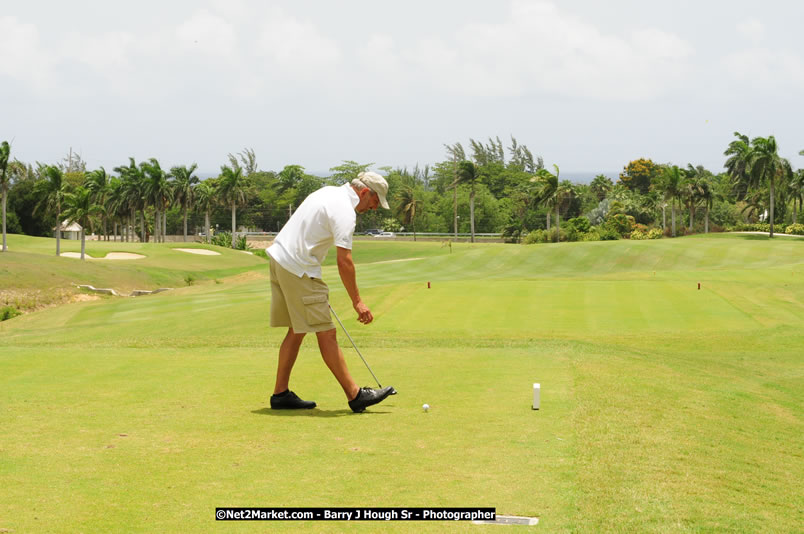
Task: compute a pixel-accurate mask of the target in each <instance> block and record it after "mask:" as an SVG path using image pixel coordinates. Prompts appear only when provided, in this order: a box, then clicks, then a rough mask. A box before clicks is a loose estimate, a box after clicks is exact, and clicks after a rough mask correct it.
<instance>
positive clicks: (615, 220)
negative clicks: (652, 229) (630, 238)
mask: <svg viewBox="0 0 804 534" xmlns="http://www.w3.org/2000/svg"><path fill="white" fill-rule="evenodd" d="M635 224H636V223H635V222H634V218H633V217H631V216H630V215H626V214H625V213H615V214H614V215H611V216H610V217H609V218H608V220H607V221H606V224H605V226H606V228H608V229H609V230H612V231H614V232H617V234H619V235H618V238H619V237H622V236H627V235H628V234H630V233H631V231H632V230H633V229H634V225H635Z"/></svg>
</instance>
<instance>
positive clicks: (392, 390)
mask: <svg viewBox="0 0 804 534" xmlns="http://www.w3.org/2000/svg"><path fill="white" fill-rule="evenodd" d="M389 395H396V388H394V386H391V393H389Z"/></svg>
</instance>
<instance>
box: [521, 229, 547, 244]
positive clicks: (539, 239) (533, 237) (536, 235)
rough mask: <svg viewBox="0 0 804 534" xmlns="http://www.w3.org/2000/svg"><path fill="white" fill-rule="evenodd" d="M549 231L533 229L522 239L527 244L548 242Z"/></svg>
mask: <svg viewBox="0 0 804 534" xmlns="http://www.w3.org/2000/svg"><path fill="white" fill-rule="evenodd" d="M546 242H547V233H546V232H545V231H544V230H531V232H530V233H528V235H526V236H525V238H524V239H523V240H522V243H524V244H525V245H533V244H535V243H546Z"/></svg>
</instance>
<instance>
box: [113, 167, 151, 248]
mask: <svg viewBox="0 0 804 534" xmlns="http://www.w3.org/2000/svg"><path fill="white" fill-rule="evenodd" d="M128 160H129V165H128V166H127V167H126V166H120V167H115V169H114V170H115V172H117V173H119V174H120V177H121V179H122V185H121V187H122V188H123V191H122V194H121V208H123V209H124V210H125V211H126V212H127V213H128V217H129V222H128V224H127V225H126V234H128V231H129V229H130V230H131V232H132V233H136V231H135V228H136V222H137V221H136V219H137V211H139V212H140V241H141V242H142V241H145V175H144V174H143V172H142V169H141V168H140V167H138V166H137V163H136V162H135V161H134V158H128ZM127 239H128V240H130V241H133V240H134V236H133V235H131V236H127Z"/></svg>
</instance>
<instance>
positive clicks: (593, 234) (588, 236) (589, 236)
mask: <svg viewBox="0 0 804 534" xmlns="http://www.w3.org/2000/svg"><path fill="white" fill-rule="evenodd" d="M581 241H600V233H599V232H598V229H597V228H592V229H590V230H589V231H588V232H586V233H585V234H583V236H581Z"/></svg>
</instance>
